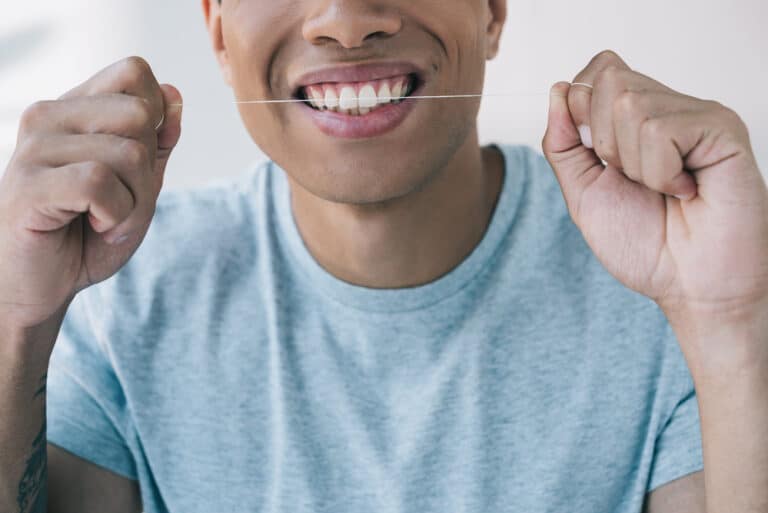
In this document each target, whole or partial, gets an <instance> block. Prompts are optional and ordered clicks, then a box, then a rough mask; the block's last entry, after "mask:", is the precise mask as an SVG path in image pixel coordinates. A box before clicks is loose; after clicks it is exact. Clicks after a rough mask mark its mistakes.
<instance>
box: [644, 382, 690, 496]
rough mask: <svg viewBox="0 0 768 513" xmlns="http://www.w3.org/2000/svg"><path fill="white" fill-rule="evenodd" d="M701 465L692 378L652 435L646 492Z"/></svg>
mask: <svg viewBox="0 0 768 513" xmlns="http://www.w3.org/2000/svg"><path fill="white" fill-rule="evenodd" d="M703 468H704V461H703V458H702V448H701V425H700V423H699V407H698V403H697V400H696V392H695V390H694V388H693V383H692V381H689V386H687V387H686V389H685V391H684V392H683V394H682V399H680V400H679V402H678V403H677V405H676V406H675V408H674V409H673V411H672V414H671V415H670V416H669V419H668V420H667V422H666V423H665V424H664V426H663V428H662V430H661V432H660V433H659V435H658V436H657V438H656V445H655V449H654V456H653V463H652V464H651V475H650V479H649V481H648V488H647V490H646V491H647V492H651V491H652V490H654V489H655V488H658V487H659V486H661V485H663V484H666V483H668V482H670V481H674V480H675V479H678V478H680V477H683V476H686V475H688V474H691V473H693V472H697V471H699V470H702V469H703Z"/></svg>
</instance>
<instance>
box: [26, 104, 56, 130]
mask: <svg viewBox="0 0 768 513" xmlns="http://www.w3.org/2000/svg"><path fill="white" fill-rule="evenodd" d="M50 112H51V102H50V101H38V102H35V103H33V104H31V105H29V106H28V107H27V108H26V109H24V112H22V113H21V119H20V122H19V128H20V130H21V131H22V132H29V131H32V130H34V129H35V128H36V127H37V126H38V125H40V124H41V123H43V122H45V120H46V119H47V118H48V117H49V116H50Z"/></svg>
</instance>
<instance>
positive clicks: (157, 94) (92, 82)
mask: <svg viewBox="0 0 768 513" xmlns="http://www.w3.org/2000/svg"><path fill="white" fill-rule="evenodd" d="M104 93H123V94H128V95H131V96H138V97H140V98H144V99H145V100H147V101H148V102H149V104H150V106H151V107H152V112H153V113H154V116H153V117H152V120H153V123H152V126H153V127H154V126H157V124H158V122H159V121H160V119H161V117H162V115H163V112H164V109H163V95H162V92H161V91H160V84H159V83H158V82H157V79H156V78H155V75H154V73H153V72H152V68H151V66H150V65H149V63H147V61H145V60H144V59H142V58H141V57H135V56H134V57H128V58H126V59H123V60H121V61H118V62H116V63H114V64H111V65H109V66H107V67H106V68H104V69H103V70H101V71H99V72H98V73H96V74H95V75H94V76H93V77H91V78H89V79H88V80H86V81H85V82H83V83H82V84H80V85H79V86H77V87H75V88H74V89H71V90H70V91H68V92H66V93H65V94H64V95H62V96H61V97H60V98H59V99H62V100H66V99H71V98H77V97H82V96H95V95H98V94H104Z"/></svg>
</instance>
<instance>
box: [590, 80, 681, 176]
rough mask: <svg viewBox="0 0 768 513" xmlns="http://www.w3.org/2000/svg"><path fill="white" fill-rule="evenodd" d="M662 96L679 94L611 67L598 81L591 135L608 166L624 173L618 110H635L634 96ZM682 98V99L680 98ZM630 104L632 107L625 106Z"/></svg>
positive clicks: (593, 105) (596, 149)
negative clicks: (626, 108)
mask: <svg viewBox="0 0 768 513" xmlns="http://www.w3.org/2000/svg"><path fill="white" fill-rule="evenodd" d="M646 92H658V93H667V94H670V95H672V94H677V93H675V91H672V90H671V89H669V88H668V87H666V86H664V85H663V84H661V83H659V82H657V81H655V80H653V79H651V78H649V77H647V76H645V75H643V74H641V73H637V72H636V71H632V70H628V69H624V68H619V67H615V66H609V67H607V68H604V69H602V70H601V71H599V72H598V73H597V75H596V76H595V77H594V91H593V93H592V103H591V109H592V110H591V113H590V118H591V123H592V124H591V126H590V128H591V132H592V138H593V141H594V147H595V152H596V153H597V155H598V156H599V157H600V158H601V159H602V160H604V161H605V162H607V163H609V164H611V165H612V166H614V167H616V168H619V169H623V168H624V165H623V163H622V157H621V155H620V154H619V148H618V141H617V136H616V133H615V130H614V128H615V122H614V116H615V115H616V113H617V109H619V110H620V109H622V108H624V107H629V109H630V110H633V109H634V108H635V107H636V105H635V103H634V102H635V100H636V97H635V96H634V95H633V94H632V93H638V94H641V93H646ZM679 96H682V95H679ZM625 103H628V105H624V104H625Z"/></svg>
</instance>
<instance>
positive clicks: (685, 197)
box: [675, 192, 696, 201]
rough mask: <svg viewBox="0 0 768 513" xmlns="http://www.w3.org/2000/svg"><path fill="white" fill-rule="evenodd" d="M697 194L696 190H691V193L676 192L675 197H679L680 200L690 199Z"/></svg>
mask: <svg viewBox="0 0 768 513" xmlns="http://www.w3.org/2000/svg"><path fill="white" fill-rule="evenodd" d="M694 196H696V193H695V192H691V193H689V194H680V195H678V194H675V198H677V199H679V200H680V201H689V200H692V199H693V198H694Z"/></svg>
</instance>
